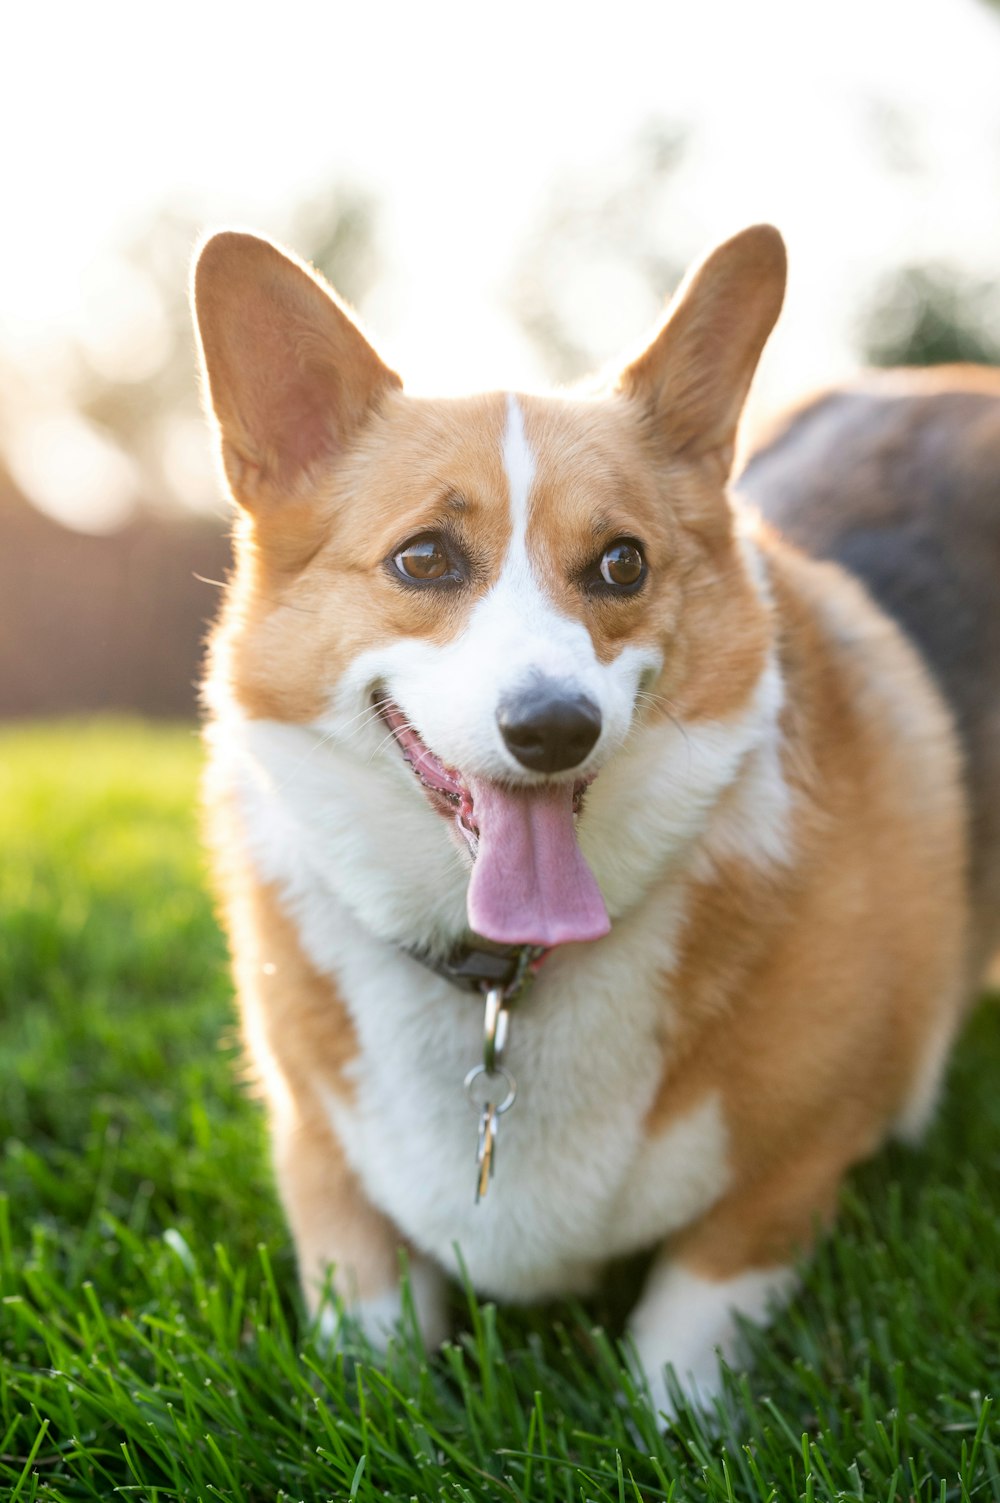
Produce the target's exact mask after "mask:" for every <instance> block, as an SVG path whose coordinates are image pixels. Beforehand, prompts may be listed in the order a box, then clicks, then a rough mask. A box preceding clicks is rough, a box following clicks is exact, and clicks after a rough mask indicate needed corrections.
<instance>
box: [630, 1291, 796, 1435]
mask: <svg viewBox="0 0 1000 1503" xmlns="http://www.w3.org/2000/svg"><path fill="white" fill-rule="evenodd" d="M795 1283H796V1277H795V1273H794V1270H793V1269H790V1268H772V1269H763V1270H760V1269H754V1270H748V1271H747V1272H746V1273H742V1274H740V1275H738V1276H737V1277H736V1278H732V1279H718V1280H715V1279H705V1278H702V1277H700V1276H699V1275H697V1274H694V1273H691V1272H689V1271H688V1270H687V1269H685V1268H683V1267H681V1266H680V1265H679V1264H670V1263H666V1262H664V1263H661V1264H658V1265H657V1266H656V1267H655V1268H654V1269H653V1271H652V1273H651V1275H650V1278H649V1283H648V1284H647V1286H646V1289H645V1291H644V1293H643V1296H642V1298H641V1299H640V1301H639V1304H638V1305H637V1306H636V1308H635V1310H634V1312H633V1314H632V1319H631V1321H630V1322H629V1331H628V1336H629V1344H630V1348H631V1361H632V1367H633V1370H634V1372H635V1375H636V1377H637V1379H638V1380H639V1383H640V1387H641V1389H642V1390H643V1391H644V1392H645V1393H647V1394H648V1396H649V1402H650V1404H651V1406H652V1408H653V1409H654V1411H655V1412H656V1413H657V1414H659V1415H661V1416H662V1417H663V1418H664V1419H665V1420H666V1421H668V1422H669V1421H671V1420H674V1419H675V1418H676V1417H677V1414H678V1412H679V1410H680V1409H681V1408H682V1407H686V1408H688V1409H694V1410H696V1411H697V1412H698V1414H699V1415H700V1416H701V1418H702V1419H704V1420H708V1421H711V1420H712V1418H713V1416H715V1415H717V1413H718V1405H719V1400H720V1397H721V1395H722V1393H723V1377H722V1368H721V1366H720V1360H719V1359H720V1357H721V1358H722V1359H723V1360H724V1361H726V1362H727V1363H731V1362H733V1361H734V1360H735V1359H736V1358H738V1356H739V1353H740V1347H741V1329H740V1327H741V1322H742V1321H751V1322H754V1323H757V1322H762V1321H764V1320H766V1319H767V1317H768V1315H769V1314H770V1313H771V1311H772V1310H773V1308H774V1307H775V1306H780V1305H781V1304H783V1303H784V1302H785V1301H786V1300H787V1299H788V1298H789V1297H790V1295H791V1293H792V1291H793V1290H794V1288H795Z"/></svg>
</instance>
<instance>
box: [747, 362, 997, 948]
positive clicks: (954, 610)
mask: <svg viewBox="0 0 1000 1503" xmlns="http://www.w3.org/2000/svg"><path fill="white" fill-rule="evenodd" d="M738 488H739V490H740V492H741V493H742V494H743V496H745V497H746V498H747V499H748V500H749V501H751V502H752V503H753V504H754V505H755V506H757V507H758V508H759V509H760V511H761V512H762V513H763V515H764V516H765V517H766V518H767V520H768V521H769V522H771V523H772V524H773V525H774V526H776V527H777V528H778V529H780V531H781V532H782V533H784V535H785V536H786V537H787V538H789V539H790V540H791V541H792V542H794V543H796V544H797V545H798V546H799V547H801V548H802V549H803V550H804V551H806V552H808V553H811V554H814V555H816V556H817V557H820V558H828V559H835V560H836V561H837V562H838V563H840V564H842V565H843V566H844V567H845V568H847V569H849V570H850V571H851V572H852V573H853V574H855V575H856V576H857V577H858V578H860V579H861V580H862V581H863V582H864V584H865V585H866V586H867V588H868V590H869V592H870V593H871V595H872V596H873V597H874V598H875V599H876V600H877V601H878V603H879V604H880V605H881V606H882V608H883V609H884V610H886V611H887V612H888V613H889V614H890V615H891V616H892V617H893V618H894V619H895V620H896V621H897V622H898V623H899V624H900V625H901V626H902V627H903V628H904V630H905V631H906V632H907V633H908V635H909V636H910V638H911V640H912V641H913V642H915V643H916V645H917V646H918V648H919V649H920V651H921V653H922V655H923V657H924V660H925V662H926V663H927V665H928V667H929V668H930V670H931V672H932V673H933V675H934V677H935V679H936V680H937V683H938V685H939V686H940V688H941V690H942V692H943V694H944V696H945V698H946V699H947V701H948V704H949V705H950V707H951V710H952V712H953V714H954V717H955V721H956V725H957V727H958V731H959V735H960V738H961V742H962V747H963V751H964V755H965V760H966V768H967V783H968V796H969V814H970V836H971V851H972V869H971V881H972V902H973V907H972V912H973V924H974V932H973V945H974V949H973V953H974V957H975V960H976V963H977V964H985V963H987V962H988V961H989V959H990V958H991V956H992V954H993V953H994V952H995V951H996V949H997V948H998V947H1000V371H992V370H988V369H985V368H980V367H975V366H951V367H943V368H938V369H936V370H906V371H902V370H901V371H887V372H884V373H872V374H870V375H868V376H866V377H864V378H863V379H862V380H861V381H859V382H858V383H857V384H855V385H852V386H850V387H844V388H840V389H835V390H833V391H830V392H827V393H825V394H823V395H821V396H819V397H817V398H815V399H814V400H812V401H810V402H809V403H807V404H806V405H805V406H803V407H800V408H799V409H797V410H796V411H795V412H793V413H792V414H791V416H790V417H788V418H786V419H785V420H784V422H783V423H782V425H781V426H780V427H779V429H778V430H777V432H775V433H773V434H772V435H771V436H770V437H769V438H768V439H766V440H765V442H764V443H763V445H762V446H761V447H760V448H759V449H758V450H757V452H756V453H754V454H753V455H752V457H751V459H750V461H749V463H748V464H747V466H746V468H745V469H744V471H743V473H742V475H741V477H740V480H739V486H738Z"/></svg>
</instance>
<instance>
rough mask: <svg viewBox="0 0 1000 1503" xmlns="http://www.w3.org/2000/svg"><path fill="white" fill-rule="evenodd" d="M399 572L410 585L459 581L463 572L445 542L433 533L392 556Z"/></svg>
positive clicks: (417, 539) (409, 544)
mask: <svg viewBox="0 0 1000 1503" xmlns="http://www.w3.org/2000/svg"><path fill="white" fill-rule="evenodd" d="M392 562H393V565H394V567H395V568H396V570H397V572H398V573H400V574H401V575H402V576H403V578H404V579H405V580H407V581H408V582H409V583H410V584H433V583H435V582H436V581H438V580H442V581H443V580H457V579H459V578H460V577H461V571H460V569H459V567H458V566H457V564H456V561H455V560H454V558H453V557H452V554H451V551H450V550H449V549H448V547H447V546H446V544H445V543H444V541H443V540H442V539H441V538H439V537H437V536H435V535H434V534H433V533H427V534H426V535H425V536H424V537H420V538H414V539H413V541H412V542H410V543H407V544H406V547H405V548H400V550H399V552H398V553H394V554H393V556H392Z"/></svg>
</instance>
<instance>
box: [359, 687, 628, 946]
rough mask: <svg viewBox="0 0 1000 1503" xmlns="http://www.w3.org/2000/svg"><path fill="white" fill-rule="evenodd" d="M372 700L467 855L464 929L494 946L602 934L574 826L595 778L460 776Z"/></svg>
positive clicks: (397, 713) (399, 716)
mask: <svg viewBox="0 0 1000 1503" xmlns="http://www.w3.org/2000/svg"><path fill="white" fill-rule="evenodd" d="M374 702H375V704H376V706H377V708H378V711H379V714H380V715H381V717H382V719H383V720H384V721H385V724H386V725H387V726H388V727H389V730H390V731H391V732H392V735H393V738H394V740H395V742H396V745H397V746H398V747H399V749H400V751H401V753H402V755H403V759H404V761H405V762H407V763H408V764H409V766H410V768H411V770H412V771H413V773H414V776H415V777H416V778H417V779H418V781H419V782H420V784H421V785H422V787H423V790H424V793H425V795H426V797H427V800H428V802H429V803H430V805H431V807H432V808H433V809H435V810H436V811H437V813H439V814H441V815H443V816H445V817H446V818H450V819H454V820H455V822H456V824H457V826H458V828H459V830H460V831H461V833H462V835H463V836H464V838H465V840H466V841H467V842H468V845H469V848H470V850H471V851H472V854H473V856H474V858H475V865H474V867H473V872H472V878H471V880H470V883H469V896H468V916H469V925H470V927H471V928H472V929H473V930H474V931H475V932H476V933H477V934H481V935H483V936H484V937H485V938H486V939H491V940H494V941H496V942H497V943H499V944H515V945H525V944H531V945H547V946H551V945H557V944H566V943H569V942H570V941H577V940H588V939H598V938H600V936H601V935H602V934H606V933H607V932H608V929H609V928H610V923H609V920H608V914H607V909H606V908H605V906H604V899H603V898H602V896H601V892H600V888H599V887H598V885H597V880H596V878H595V877H594V874H593V872H592V871H591V869H590V867H589V866H588V864H587V862H586V860H585V858H584V856H583V853H582V852H581V850H580V847H579V844H578V842H577V836H576V820H577V816H578V815H579V813H580V811H581V809H582V807H583V800H584V795H585V793H586V790H587V788H588V786H589V785H590V783H591V782H592V781H593V777H590V778H580V779H577V781H576V782H575V783H569V782H562V783H539V784H533V785H530V786H524V785H521V786H513V787H511V786H508V785H505V784H502V783H499V782H495V781H493V780H492V779H487V778H479V777H474V776H469V777H468V778H466V777H463V776H462V774H461V773H460V772H458V771H457V770H456V769H455V768H453V767H448V766H446V764H445V763H444V762H442V761H441V759H440V758H439V757H437V756H435V754H434V753H433V752H432V751H431V750H430V748H429V747H428V746H427V744H426V742H424V740H423V739H422V737H421V736H420V735H419V733H418V732H417V731H416V729H415V728H414V727H413V725H412V724H411V723H410V721H409V720H408V719H407V717H406V716H405V715H404V713H403V711H402V710H401V709H400V708H399V706H398V705H397V704H396V703H395V702H394V701H393V700H392V699H390V698H389V697H388V695H385V694H376V695H375V698H374Z"/></svg>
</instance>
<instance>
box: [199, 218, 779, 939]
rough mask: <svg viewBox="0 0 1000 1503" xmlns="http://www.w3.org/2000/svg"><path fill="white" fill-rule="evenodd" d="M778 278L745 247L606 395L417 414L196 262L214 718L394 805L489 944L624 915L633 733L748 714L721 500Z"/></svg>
mask: <svg viewBox="0 0 1000 1503" xmlns="http://www.w3.org/2000/svg"><path fill="white" fill-rule="evenodd" d="M784 276H785V259H784V250H783V246H782V242H781V239H780V237H779V235H778V234H777V232H776V231H775V230H773V229H771V228H770V227H768V226H758V227H755V228H753V229H749V230H747V231H745V232H744V233H743V234H741V235H738V236H736V237H735V238H734V239H732V240H730V241H728V242H727V243H726V244H724V245H723V246H721V247H720V248H719V249H718V250H716V251H715V252H713V254H712V255H710V256H709V257H708V259H707V260H706V261H705V262H704V263H703V264H702V265H701V266H700V267H699V268H698V269H697V270H696V271H695V272H694V273H693V275H692V276H690V277H689V278H688V280H687V282H686V283H685V285H684V286H683V287H682V288H681V290H680V292H679V293H678V295H677V297H676V298H675V300H674V302H673V304H672V305H671V307H670V309H669V310H668V313H667V316H666V319H665V320H664V322H663V325H662V327H661V328H660V329H659V331H658V332H657V334H656V336H655V337H654V339H653V341H652V342H651V343H650V344H649V346H648V348H646V349H645V350H644V352H643V353H642V354H640V355H639V357H638V358H637V359H635V360H633V361H632V362H631V363H630V364H629V365H628V366H627V367H626V369H625V370H624V372H623V373H622V375H621V376H620V378H619V380H618V382H617V383H616V385H615V386H614V387H613V389H611V390H609V391H608V392H606V393H605V394H603V395H601V396H596V397H588V396H579V395H567V396H553V397H535V396H530V397H529V396H512V395H508V394H493V395H486V396H477V397H470V398H459V399H449V400H425V399H417V398H412V397H409V396H407V395H406V394H405V393H404V392H403V389H402V384H401V382H400V380H399V378H398V376H396V375H395V373H394V372H393V371H391V370H389V369H388V367H387V366H386V365H385V364H383V362H382V361H381V360H380V358H379V357H378V355H377V354H376V353H375V351H374V350H373V349H372V347H371V345H370V344H369V343H368V342H367V340H366V339H365V337H364V336H363V335H362V333H361V332H360V330H359V328H358V326H357V324H356V322H355V321H354V320H353V319H352V318H351V317H350V316H349V314H348V313H347V311H346V310H345V308H344V307H343V305H342V304H341V303H340V302H339V301H338V300H337V299H336V297H335V296H334V295H333V294H332V293H331V291H330V290H329V289H328V288H327V287H326V286H325V285H324V284H323V283H322V281H321V280H320V279H319V278H318V277H316V276H315V275H314V274H313V273H312V272H311V271H310V270H308V269H307V268H306V267H305V266H303V265H302V264H300V263H299V262H297V261H296V260H294V259H293V258H291V257H289V256H288V255H286V254H285V253H283V252H282V251H280V250H278V249H277V248H276V247H275V246H273V245H272V244H270V243H269V242H267V241H264V240H260V239H257V238H255V237H253V236H250V235H245V234H237V233H231V232H226V233H222V234H219V235H216V236H214V237H213V238H212V239H210V240H209V241H208V242H207V243H206V245H205V246H204V248H203V250H202V252H201V255H200V258H199V260H198V262H197V266H196V271H195V281H194V292H195V306H196V313H197V321H198V326H199V332H200V337H201V348H202V353H203V359H204V370H205V374H206V378H207V389H208V393H209V397H210V401H211V407H212V410H213V412H214V415H215V419H216V421H217V425H218V432H219V438H220V443H221V453H222V460H223V464H224V468H225V473H226V476H227V479H228V483H229V486H230V489H231V491H232V494H233V496H234V498H235V499H236V501H237V502H238V503H239V507H240V509H241V511H240V516H241V520H240V526H239V529H238V561H237V571H236V576H235V579H234V582H233V584H232V586H231V587H230V593H229V600H228V603H227V608H226V612H225V615H224V620H223V624H222V627H221V629H220V632H219V633H218V635H217V640H216V650H215V668H214V676H215V680H216V690H215V692H216V695H217V697H218V696H224V697H226V698H227V700H228V702H229V703H230V704H234V705H236V706H238V707H239V710H240V712H241V713H242V714H243V715H244V716H246V717H250V718H254V719H266V720H268V721H279V722H286V723H288V722H290V723H293V724H297V725H308V726H312V727H317V728H319V730H320V732H321V734H323V735H324V736H327V737H329V738H330V739H331V741H332V742H333V743H334V744H335V745H336V746H338V747H339V748H342V749H343V751H344V754H345V756H346V757H349V758H350V757H353V758H356V759H358V760H359V762H364V763H365V764H366V765H369V766H374V767H375V769H376V771H377V774H378V776H380V777H382V778H384V779H386V780H387V781H386V788H387V789H388V788H389V786H390V783H391V786H392V794H391V798H392V799H393V800H397V799H398V797H399V793H398V789H399V784H400V781H401V780H405V782H406V797H407V798H411V799H413V800H415V801H420V802H421V804H422V805H423V807H424V808H425V809H427V808H429V809H430V810H433V811H434V813H435V815H437V816H439V817H440V821H441V824H440V828H441V830H442V831H447V832H449V833H448V835H445V834H442V837H441V838H442V839H447V838H449V836H450V837H451V838H453V839H454V840H455V841H456V842H457V845H458V849H459V851H460V852H461V853H463V854H464V859H465V861H466V863H467V862H468V859H469V855H470V853H471V855H472V856H474V858H475V860H474V864H473V868H472V878H471V882H470V883H469V891H468V916H469V921H470V924H471V926H472V927H473V928H474V929H475V930H477V931H478V932H479V933H482V934H484V935H486V936H488V937H490V938H493V939H496V940H501V941H506V942H514V943H528V942H531V943H538V944H557V943H560V942H563V941H566V940H578V939H588V938H594V937H596V936H598V935H599V934H601V933H603V932H604V931H605V929H606V928H607V924H608V917H607V912H606V906H605V898H608V899H609V902H610V904H611V906H612V909H613V910H614V909H615V908H616V907H619V908H620V906H621V902H622V901H624V899H620V897H619V895H617V894H616V893H613V892H611V891H609V890H608V889H615V887H616V882H618V878H617V877H616V874H615V859H616V858H615V857H614V856H611V857H609V858H608V861H607V862H604V858H603V857H602V856H601V853H600V849H599V847H600V846H601V845H602V843H604V842H605V841H608V840H616V841H617V842H619V843H625V844H626V845H627V844H629V843H633V842H638V843H640V844H641V843H642V840H643V839H644V834H643V830H642V829H641V828H636V827H635V825H634V816H635V810H636V804H635V801H634V798H633V799H632V801H631V802H630V801H629V797H628V791H629V785H630V784H631V783H634V782H635V780H636V779H640V780H641V778H643V777H645V776H646V775H647V773H648V772H649V771H650V769H651V767H652V764H653V762H655V758H656V755H657V753H656V747H655V744H653V743H649V744H645V746H644V747H643V746H641V745H640V744H639V743H640V736H639V732H640V730H648V729H649V728H656V727H661V728H664V730H665V731H666V733H667V734H674V733H675V732H677V733H679V734H680V735H681V736H682V737H684V738H688V739H689V738H690V736H691V734H692V733H693V732H694V731H695V730H696V729H697V728H698V727H699V726H707V727H717V726H720V725H722V726H725V725H726V724H729V723H732V722H734V720H737V721H738V720H739V718H740V716H742V715H744V714H745V712H746V711H747V707H748V705H749V704H750V703H751V701H752V699H753V695H754V691H755V688H756V686H757V685H758V682H759V680H760V678H761V675H762V673H763V670H764V663H765V659H766V655H767V651H768V646H769V639H770V625H769V618H768V612H767V609H766V605H765V603H764V601H763V600H762V597H761V591H760V589H759V587H758V585H757V584H756V583H755V582H754V580H753V578H752V570H751V569H750V568H749V567H748V563H747V558H746V555H745V550H744V549H743V548H742V547H741V543H740V539H739V538H738V537H737V536H736V534H735V531H734V524H733V516H732V513H731V510H730V507H729V504H728V501H727V498H726V493H725V484H726V480H727V478H728V474H729V469H730V465H731V462H732V455H733V446H734V439H735V432H736V426H737V423H738V420H739V416H740V412H741V409H742V406H743V402H744V399H745V397H746V393H747V390H748V387H749V385H750V381H751V378H752V376H753V373H754V369H755V367H756V364H757V360H758V357H759V355H760V352H761V349H762V347H763V344H764V341H765V340H766V338H767V335H768V333H769V332H770V329H771V327H772V325H773V323H774V320H775V318H776V316H777V313H778V310H779V307H780V304H781V299H782V294H783V289H784ZM647 742H648V738H647ZM630 758H631V761H630ZM407 764H408V766H407ZM647 764H649V765H647ZM612 769H615V771H614V774H613V775H612ZM592 785H593V786H592ZM605 787H607V788H608V790H609V793H608V797H607V798H605V797H604V794H603V791H602V790H603V789H604V788H605ZM613 791H614V792H615V796H616V798H617V803H616V802H615V799H613V798H611V793H612V792H613ZM387 796H388V795H387ZM692 796H696V790H693V791H692ZM593 806H597V807H598V809H599V810H601V811H603V813H601V814H600V815H599V817H598V816H595V817H594V818H593V819H592V818H591V812H590V811H591V808H592V807H593ZM616 810H617V813H616ZM622 818H624V819H626V820H630V821H632V822H633V827H632V828H629V827H625V828H616V823H617V821H618V820H620V819H622ZM588 824H590V825H591V831H590V834H589V841H588V840H584V841H583V844H584V847H585V850H586V854H587V856H589V858H590V859H589V860H588V859H585V855H584V854H583V853H581V849H580V844H579V843H578V834H579V835H580V837H581V840H582V839H583V834H584V832H585V830H586V829H587V826H588ZM578 827H579V828H578ZM602 863H603V864H602ZM594 866H597V868H598V875H599V876H601V886H600V887H599V885H598V882H597V880H595V876H594V874H593V870H592V868H593V867H594ZM622 881H624V878H623V879H622ZM618 885H619V886H621V883H620V882H619V883H618ZM627 885H628V884H627V882H626V883H625V886H626V887H627ZM601 887H604V888H605V889H606V890H605V893H604V895H603V896H602V891H601Z"/></svg>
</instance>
